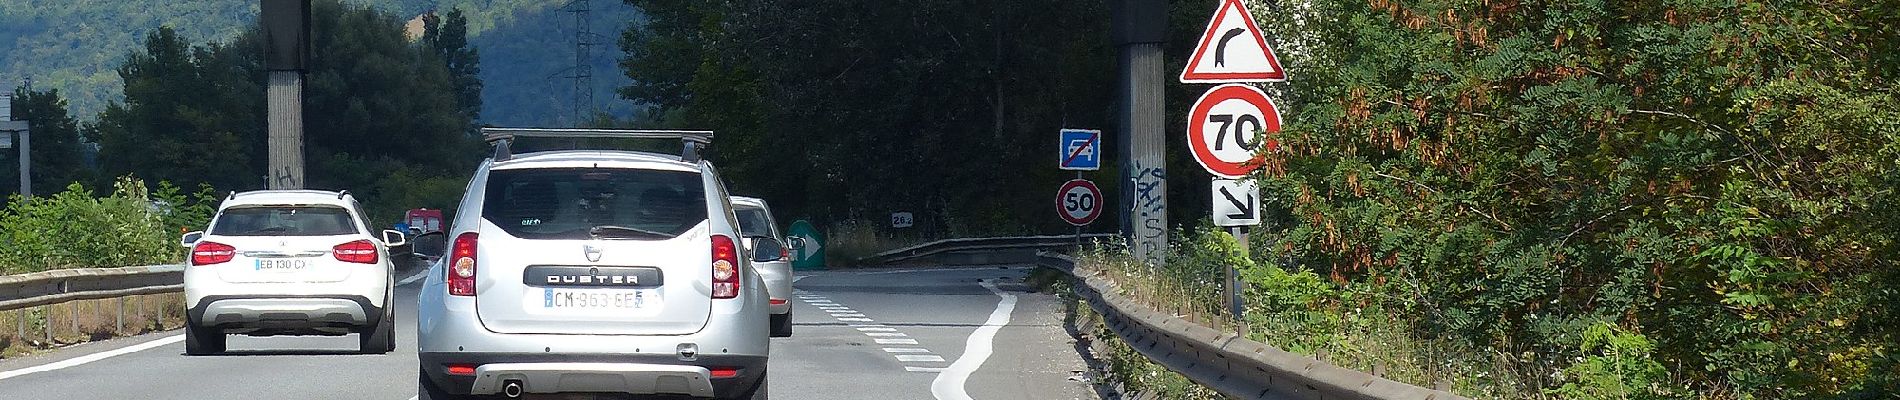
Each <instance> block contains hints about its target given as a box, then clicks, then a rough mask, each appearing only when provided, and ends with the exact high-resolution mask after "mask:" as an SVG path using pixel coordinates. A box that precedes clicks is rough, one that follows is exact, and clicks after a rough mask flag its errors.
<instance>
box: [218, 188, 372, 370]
mask: <svg viewBox="0 0 1900 400" xmlns="http://www.w3.org/2000/svg"><path fill="white" fill-rule="evenodd" d="M369 226H370V225H369V224H368V223H367V222H366V221H365V220H364V219H363V211H362V206H361V205H360V204H358V203H357V202H356V199H355V198H353V197H351V196H350V194H349V192H347V191H345V192H328V191H318V190H263V191H254V192H244V193H233V194H231V196H230V197H227V198H225V200H224V203H223V204H221V205H219V206H218V213H217V215H216V216H213V217H212V219H211V226H210V230H209V231H204V232H191V233H187V234H185V235H184V238H183V240H182V242H183V245H184V246H186V247H189V248H191V257H190V259H189V260H187V263H186V264H185V306H186V307H187V309H186V313H185V315H186V326H185V353H186V354H190V355H206V354H216V353H220V352H223V351H224V350H225V335H226V334H243V335H251V336H273V335H325V336H341V335H347V334H351V333H357V334H360V335H361V340H360V344H361V350H362V351H363V352H365V353H379V354H380V353H387V352H389V351H390V350H391V349H393V348H395V347H396V336H395V332H394V325H395V324H394V322H393V321H394V320H395V319H394V318H395V317H394V312H393V311H391V310H392V308H391V307H390V299H391V297H392V296H393V294H394V292H392V289H393V288H394V287H395V286H396V285H395V278H394V276H393V272H392V268H391V260H390V259H389V247H390V246H401V245H403V238H402V234H401V233H399V232H396V231H383V232H381V235H380V237H378V235H371V232H373V231H371V230H370V229H369Z"/></svg>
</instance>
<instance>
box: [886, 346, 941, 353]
mask: <svg viewBox="0 0 1900 400" xmlns="http://www.w3.org/2000/svg"><path fill="white" fill-rule="evenodd" d="M884 352H885V353H929V352H930V349H920V348H916V347H885V348H884Z"/></svg>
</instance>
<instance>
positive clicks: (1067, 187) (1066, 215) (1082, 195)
mask: <svg viewBox="0 0 1900 400" xmlns="http://www.w3.org/2000/svg"><path fill="white" fill-rule="evenodd" d="M1056 211H1057V213H1056V214H1057V215H1061V216H1062V220H1063V221H1068V222H1069V224H1070V225H1075V226H1083V225H1088V224H1089V222H1094V221H1095V217H1099V216H1102V190H1101V189H1096V188H1095V182H1089V181H1088V180H1086V179H1076V180H1072V181H1068V182H1066V183H1063V184H1062V189H1061V190H1057V191H1056Z"/></svg>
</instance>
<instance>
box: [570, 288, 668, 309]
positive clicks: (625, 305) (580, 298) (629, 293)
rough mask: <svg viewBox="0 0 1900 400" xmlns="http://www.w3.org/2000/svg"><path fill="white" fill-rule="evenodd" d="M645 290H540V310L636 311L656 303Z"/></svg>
mask: <svg viewBox="0 0 1900 400" xmlns="http://www.w3.org/2000/svg"><path fill="white" fill-rule="evenodd" d="M656 300H658V299H655V298H653V295H652V294H649V293H647V291H645V290H608V289H556V288H542V289H541V308H546V309H568V310H616V309H618V310H638V309H641V308H646V307H647V306H649V304H648V303H649V302H652V301H656Z"/></svg>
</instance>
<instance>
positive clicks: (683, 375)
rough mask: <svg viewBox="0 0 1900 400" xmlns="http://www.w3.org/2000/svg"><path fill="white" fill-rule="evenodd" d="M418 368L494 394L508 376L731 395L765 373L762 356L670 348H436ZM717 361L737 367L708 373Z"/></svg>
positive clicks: (565, 384) (454, 386) (581, 386)
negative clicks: (722, 374) (687, 353)
mask: <svg viewBox="0 0 1900 400" xmlns="http://www.w3.org/2000/svg"><path fill="white" fill-rule="evenodd" d="M417 358H419V359H420V361H421V362H422V373H423V375H425V376H426V377H427V379H429V380H430V381H431V382H434V383H435V385H436V386H437V387H440V388H442V389H443V390H445V391H447V392H449V393H453V394H496V393H500V392H501V389H502V385H503V384H504V383H506V382H509V381H518V382H520V383H521V386H522V388H523V389H524V390H523V391H524V392H527V393H574V392H606V393H627V394H673V395H687V396H693V397H714V396H727V397H730V396H733V395H734V394H737V393H741V392H744V391H745V390H746V389H750V388H752V387H753V385H756V384H758V382H759V379H761V378H762V377H764V376H765V367H766V357H764V356H739V355H708V354H701V355H699V356H698V357H696V358H695V359H693V360H691V361H688V360H681V359H680V357H679V356H677V355H674V354H549V353H467V352H457V353H440V352H425V353H420V354H418V355H417ZM450 364H458V365H472V366H475V374H474V375H473V376H469V375H450V374H449V373H448V365H450ZM715 367H727V368H738V374H737V375H735V376H732V377H728V378H714V377H712V373H711V369H712V368H715Z"/></svg>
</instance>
